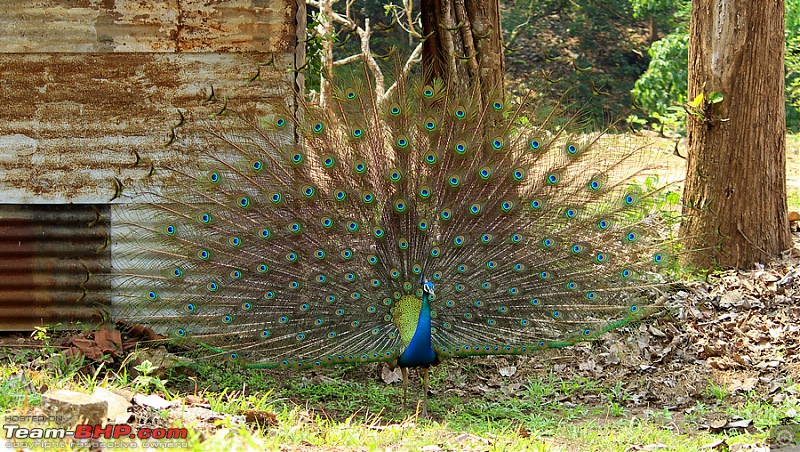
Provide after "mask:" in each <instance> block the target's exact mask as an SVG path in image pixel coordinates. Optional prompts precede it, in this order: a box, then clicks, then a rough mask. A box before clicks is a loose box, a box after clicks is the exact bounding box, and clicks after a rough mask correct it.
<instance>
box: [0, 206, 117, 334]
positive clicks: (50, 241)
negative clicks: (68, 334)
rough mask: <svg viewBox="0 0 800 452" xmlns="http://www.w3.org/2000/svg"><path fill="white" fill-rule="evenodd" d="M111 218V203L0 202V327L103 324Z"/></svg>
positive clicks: (15, 328) (1, 328)
mask: <svg viewBox="0 0 800 452" xmlns="http://www.w3.org/2000/svg"><path fill="white" fill-rule="evenodd" d="M109 217H110V209H109V206H108V205H105V206H103V205H99V206H93V205H10V204H5V205H0V330H23V329H29V328H31V326H32V325H51V326H56V325H57V324H60V325H61V326H63V327H76V326H78V325H83V326H92V325H96V324H98V323H100V322H101V320H102V318H101V309H100V306H102V305H103V304H105V303H107V300H106V299H105V298H107V291H106V293H103V292H104V290H103V285H104V282H103V280H104V279H105V278H101V277H99V276H97V275H99V274H102V273H105V272H108V269H109V266H110V246H109Z"/></svg>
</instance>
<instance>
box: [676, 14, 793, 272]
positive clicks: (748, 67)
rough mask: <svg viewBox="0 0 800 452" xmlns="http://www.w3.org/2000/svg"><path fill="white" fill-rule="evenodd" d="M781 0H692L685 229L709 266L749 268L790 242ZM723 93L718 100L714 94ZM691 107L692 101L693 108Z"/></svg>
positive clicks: (694, 255)
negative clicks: (702, 97) (692, 101)
mask: <svg viewBox="0 0 800 452" xmlns="http://www.w3.org/2000/svg"><path fill="white" fill-rule="evenodd" d="M783 30H784V2H783V0H763V1H752V0H694V1H693V2H692V17H691V21H690V39H689V42H690V45H689V99H695V98H696V96H698V95H699V94H704V95H705V99H706V101H704V102H703V103H701V104H700V105H699V107H698V109H697V110H694V114H692V112H691V111H690V114H689V115H688V119H687V131H688V150H689V162H688V163H689V165H688V169H687V177H686V188H685V191H684V206H683V213H684V221H683V223H682V225H681V236H682V237H683V238H684V243H685V245H686V250H687V253H686V256H688V259H689V260H690V261H691V262H693V263H694V264H696V265H699V266H700V267H702V268H710V267H712V266H713V265H714V264H717V265H720V266H722V267H736V268H749V267H751V266H752V265H753V263H755V262H762V263H765V262H767V261H768V260H769V259H770V258H773V257H776V256H778V255H779V253H780V252H781V251H783V250H786V249H788V248H789V247H790V243H791V237H790V232H789V224H788V219H787V212H786V211H787V206H786V150H785V144H786V140H785V133H786V125H785V119H786V118H785V116H786V115H785V110H784V69H783V51H784V50H783V49H784V36H783ZM712 92H718V93H721V94H722V95H723V100H722V101H721V102H719V103H710V102H707V100H708V99H709V94H710V93H712ZM690 110H691V108H690Z"/></svg>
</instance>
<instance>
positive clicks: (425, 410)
mask: <svg viewBox="0 0 800 452" xmlns="http://www.w3.org/2000/svg"><path fill="white" fill-rule="evenodd" d="M429 370H430V369H429V368H427V367H423V368H422V416H423V417H426V416H428V371H429Z"/></svg>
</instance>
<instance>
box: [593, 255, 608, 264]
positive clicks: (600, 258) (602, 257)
mask: <svg viewBox="0 0 800 452" xmlns="http://www.w3.org/2000/svg"><path fill="white" fill-rule="evenodd" d="M607 259H608V257H607V256H606V255H605V254H603V253H597V255H596V256H595V257H594V260H595V261H597V262H598V263H603V262H605V261H606V260H607Z"/></svg>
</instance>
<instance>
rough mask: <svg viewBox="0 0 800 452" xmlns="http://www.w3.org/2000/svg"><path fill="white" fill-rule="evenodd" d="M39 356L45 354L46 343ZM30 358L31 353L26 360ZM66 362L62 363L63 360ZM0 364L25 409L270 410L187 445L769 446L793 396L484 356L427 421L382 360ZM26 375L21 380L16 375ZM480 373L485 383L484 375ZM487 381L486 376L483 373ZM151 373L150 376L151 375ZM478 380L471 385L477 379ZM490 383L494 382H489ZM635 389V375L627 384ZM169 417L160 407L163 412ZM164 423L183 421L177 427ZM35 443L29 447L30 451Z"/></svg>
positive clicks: (11, 409)
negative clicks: (115, 392) (658, 394)
mask: <svg viewBox="0 0 800 452" xmlns="http://www.w3.org/2000/svg"><path fill="white" fill-rule="evenodd" d="M44 354H45V355H47V354H49V353H48V351H47V350H45V352H44ZM25 358H26V359H31V358H32V356H31V355H25ZM65 366H66V367H65ZM31 367H33V366H32V365H31V364H28V363H25V362H18V361H17V362H11V361H9V360H8V359H5V360H4V362H3V363H2V365H0V410H2V412H3V413H6V414H21V413H26V412H27V413H31V412H32V411H31V410H32V409H33V408H34V407H36V406H37V405H39V404H40V403H41V397H40V394H39V390H40V389H41V388H43V387H47V388H50V389H56V388H65V389H72V390H77V391H82V392H91V390H92V389H93V387H94V386H104V387H109V388H113V387H125V388H128V389H132V390H136V391H139V392H144V393H147V392H156V393H160V394H162V395H167V394H165V391H168V395H169V397H168V398H170V397H172V398H175V399H182V398H183V397H184V396H185V395H187V394H193V393H195V392H197V393H199V394H200V395H202V396H203V397H204V398H205V399H206V400H207V401H208V402H209V404H210V406H211V409H212V410H215V411H217V412H219V413H224V414H229V415H238V414H241V413H242V412H245V411H247V410H255V411H258V412H270V413H272V414H273V415H274V417H275V422H274V423H270V425H263V426H258V425H256V424H252V425H250V424H248V425H240V424H237V423H235V422H233V421H231V420H230V418H229V419H227V420H223V421H217V426H216V428H214V429H211V430H204V431H202V432H201V431H200V430H199V429H197V428H196V427H194V426H193V425H192V424H190V425H187V427H188V428H189V429H190V431H191V434H190V437H189V439H188V440H187V444H188V448H189V450H196V451H199V450H263V449H267V450H272V449H279V448H283V449H287V448H288V449H300V450H326V451H327V450H354V449H355V450H387V449H391V450H420V449H422V448H424V447H426V446H428V447H430V448H435V447H438V448H441V449H444V450H492V451H493V450H497V451H500V450H503V451H522V450H534V451H536V450H541V451H572V450H579V451H593V450H597V451H600V450H602V451H606V450H619V451H623V450H630V449H631V448H633V447H643V446H647V445H652V444H667V445H669V446H670V448H671V449H670V450H677V451H690V450H697V449H699V448H700V447H702V446H703V445H706V444H709V443H712V442H714V441H715V440H717V439H719V438H721V437H727V439H726V440H727V442H728V444H735V443H749V444H753V443H762V444H763V443H764V442H765V441H766V438H767V437H768V434H769V428H770V427H773V426H775V425H779V424H780V422H781V419H782V418H783V417H785V415H786V413H787V412H789V411H790V410H792V409H800V405H799V404H798V402H797V398H796V397H794V396H793V395H792V394H791V393H789V392H787V397H785V398H784V399H783V401H782V402H781V403H780V404H777V405H773V404H772V403H770V401H769V400H768V399H764V398H760V397H759V395H758V394H756V393H755V392H750V393H747V394H744V395H743V396H737V397H732V396H731V394H729V393H728V391H727V389H726V388H723V387H721V386H719V385H716V384H714V383H712V382H711V381H709V382H708V386H707V387H706V388H700V390H699V393H700V396H699V397H700V398H702V400H699V399H698V400H697V401H696V404H695V406H693V407H691V409H687V410H675V411H673V410H670V409H668V408H665V407H660V406H653V407H649V408H643V407H642V406H637V405H635V404H634V403H632V401H631V400H632V392H631V391H632V390H631V389H630V386H626V385H625V384H623V382H617V383H616V384H614V385H613V386H608V385H606V386H604V385H603V384H602V383H600V382H598V381H592V380H589V379H586V378H581V377H569V376H561V375H557V374H556V373H550V374H548V375H545V376H524V377H522V376H520V375H519V374H517V375H516V376H515V377H517V378H509V377H500V376H498V375H487V372H488V371H487V369H491V366H488V365H486V361H483V362H478V361H476V360H469V359H464V360H458V361H457V362H456V363H455V364H452V363H451V364H446V365H442V366H438V367H436V368H433V369H432V371H431V388H432V392H433V394H432V396H431V397H430V398H429V403H430V412H431V418H430V419H424V418H420V417H419V416H417V414H416V412H415V409H414V407H415V404H416V402H417V401H418V400H419V397H420V396H421V394H420V390H421V388H420V382H419V377H418V375H417V374H415V373H413V372H412V374H411V375H412V378H413V379H412V383H411V387H410V390H409V409H407V410H403V409H402V406H401V405H402V386H401V385H400V384H399V383H398V384H393V385H386V384H384V383H383V382H382V381H381V380H380V378H379V375H380V371H379V368H378V367H377V366H372V367H369V366H367V367H366V368H364V367H361V368H358V367H348V366H342V367H338V368H332V369H327V370H325V371H319V372H296V373H288V372H277V371H260V370H252V369H241V368H236V367H229V366H225V365H223V366H202V365H201V366H198V367H197V369H196V372H197V374H196V375H191V376H187V372H185V370H186V369H180V368H177V369H173V371H172V372H167V374H166V376H158V377H156V376H155V369H153V368H151V367H149V366H148V365H146V364H145V365H142V364H139V365H138V366H136V367H137V368H138V371H137V372H138V374H139V375H138V376H137V377H136V378H131V377H130V375H129V374H128V373H127V372H126V371H124V370H117V371H113V372H112V371H109V369H107V368H105V367H103V366H100V367H99V368H95V369H94V370H93V372H90V373H86V372H78V371H76V370H75V368H76V367H75V365H71V364H68V363H67V364H59V363H56V364H51V365H42V366H41V369H36V370H32V369H31ZM23 376H24V377H23ZM481 377H484V378H481ZM489 377H491V378H489ZM153 379H154V380H153ZM484 380H487V381H486V383H485V384H484V383H478V385H479V386H480V385H483V386H481V387H474V386H475V385H476V382H483V381H484ZM488 380H491V381H488ZM626 383H628V384H629V385H630V383H631V382H626ZM710 411H714V412H722V413H725V414H726V415H727V416H729V417H730V418H734V417H736V416H738V417H742V418H750V419H753V421H754V427H755V428H754V429H752V431H751V432H741V433H736V432H727V433H718V434H712V433H709V432H708V431H707V430H700V429H699V427H700V426H701V425H702V424H703V423H704V421H703V418H704V416H705V415H706V414H707V413H709V412H710ZM163 415H164V416H166V413H163ZM171 426H181V424H180V422H177V423H174V424H172V425H171ZM34 450H36V449H35V448H34Z"/></svg>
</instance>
